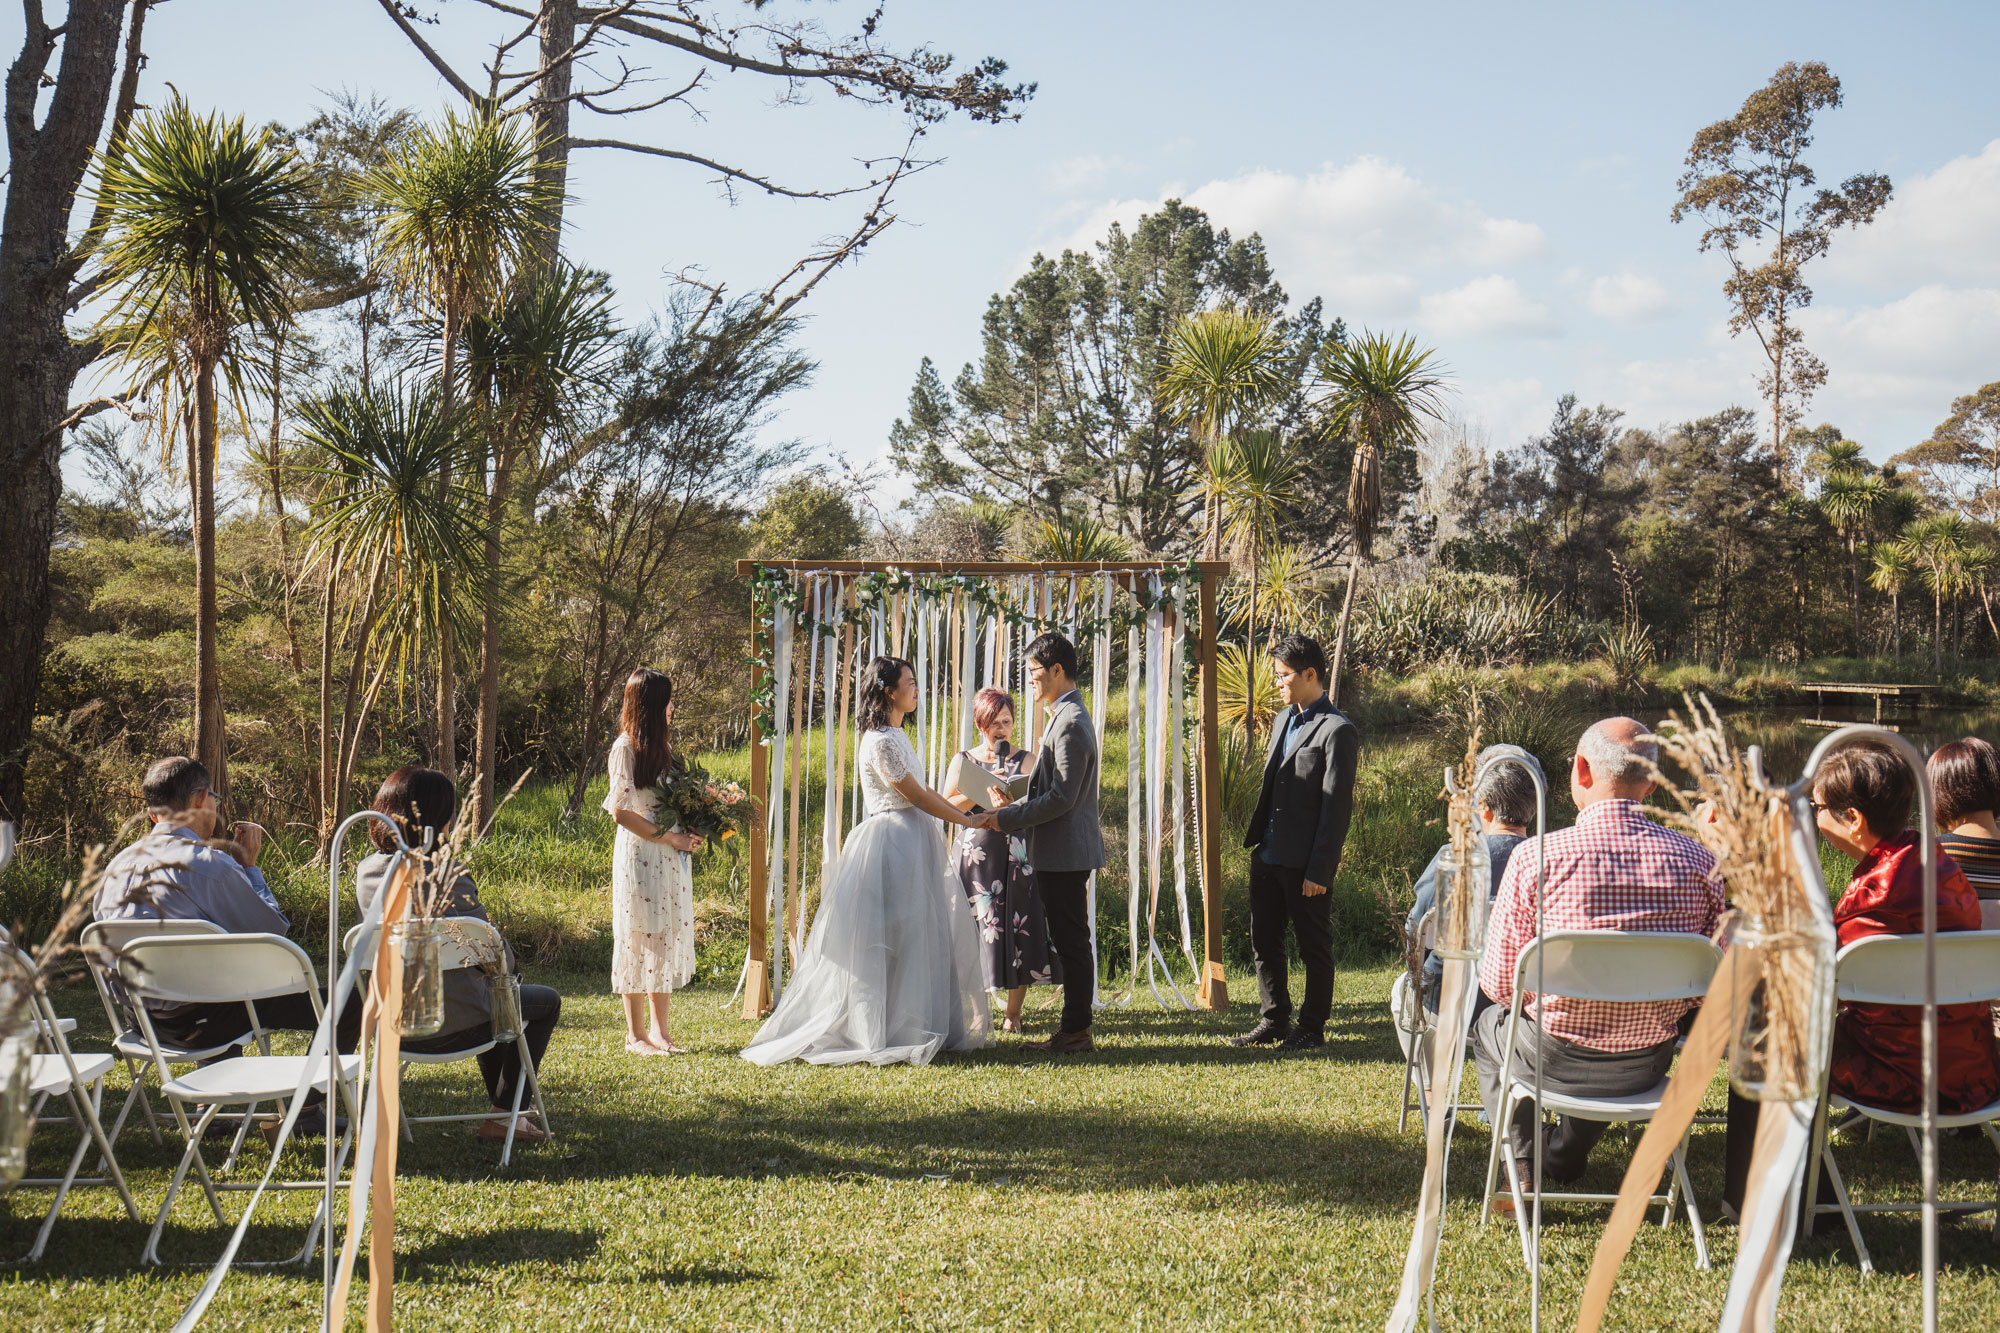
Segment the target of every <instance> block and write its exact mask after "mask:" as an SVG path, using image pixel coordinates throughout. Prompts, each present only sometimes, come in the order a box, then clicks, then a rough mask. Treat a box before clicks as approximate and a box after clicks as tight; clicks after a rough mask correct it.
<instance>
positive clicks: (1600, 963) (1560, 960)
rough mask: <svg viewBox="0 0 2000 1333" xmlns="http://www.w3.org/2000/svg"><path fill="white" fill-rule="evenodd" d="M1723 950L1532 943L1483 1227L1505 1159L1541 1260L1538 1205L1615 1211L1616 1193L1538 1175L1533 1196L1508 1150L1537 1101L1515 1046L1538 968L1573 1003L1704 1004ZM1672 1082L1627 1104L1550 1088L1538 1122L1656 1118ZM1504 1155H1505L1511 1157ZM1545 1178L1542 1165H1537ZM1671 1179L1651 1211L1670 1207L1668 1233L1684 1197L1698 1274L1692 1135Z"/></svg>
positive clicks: (1568, 938) (1679, 1148) (1678, 1152)
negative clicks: (1604, 1206) (1552, 1182)
mask: <svg viewBox="0 0 2000 1333" xmlns="http://www.w3.org/2000/svg"><path fill="white" fill-rule="evenodd" d="M1721 960H1722V951H1721V950H1719V949H1717V948H1716V947H1715V944H1714V942H1713V941H1711V940H1710V939H1708V938H1707V937H1706V936H1703V935H1681V934H1670V933H1667V932H1663V931H1643V930H1631V931H1627V930H1558V931H1550V932H1549V933H1547V934H1546V935H1544V936H1543V937H1542V938H1541V939H1540V940H1539V941H1536V940H1530V941H1529V942H1528V946H1527V947H1526V948H1524V949H1522V950H1521V957H1520V961H1519V963H1518V964H1517V965H1516V967H1515V969H1514V1003H1513V1007H1512V1009H1511V1010H1510V1011H1509V1013H1508V1016H1507V1045H1506V1055H1505V1056H1504V1058H1503V1059H1502V1061H1501V1064H1500V1086H1501V1089H1502V1091H1501V1096H1500V1113H1499V1115H1497V1116H1495V1117H1494V1120H1493V1151H1492V1153H1491V1155H1490V1156H1489V1157H1488V1159H1487V1163H1486V1197H1485V1199H1484V1200H1483V1202H1482V1205H1481V1208H1480V1220H1481V1221H1482V1222H1484V1221H1485V1219H1486V1218H1487V1217H1488V1216H1489V1215H1490V1214H1491V1211H1492V1204H1493V1189H1494V1184H1495V1182H1496V1180H1497V1179H1498V1176H1499V1170H1500V1163H1501V1158H1502V1157H1503V1156H1504V1157H1505V1158H1506V1167H1507V1180H1508V1183H1509V1184H1510V1185H1511V1186H1512V1187H1513V1191H1514V1222H1515V1225H1516V1226H1517V1227H1518V1228H1519V1230H1520V1233H1521V1254H1522V1257H1523V1259H1524V1260H1525V1261H1526V1262H1529V1263H1533V1262H1534V1254H1535V1250H1536V1248H1537V1247H1539V1245H1540V1243H1541V1237H1540V1235H1539V1234H1537V1235H1534V1236H1532V1237H1531V1236H1530V1234H1529V1220H1528V1214H1529V1212H1530V1210H1531V1209H1534V1208H1535V1203H1536V1201H1537V1200H1541V1201H1543V1202H1548V1201H1551V1200H1555V1201H1561V1202H1565V1203H1616V1202H1617V1200H1618V1196H1617V1195H1616V1194H1588V1193H1579V1192H1575V1191H1560V1192H1558V1191H1552V1190H1546V1189H1544V1188H1543V1182H1542V1180H1541V1179H1540V1178H1539V1177H1538V1178H1537V1179H1536V1180H1535V1181H1534V1182H1533V1184H1534V1188H1533V1189H1529V1190H1524V1189H1523V1188H1522V1181H1521V1179H1520V1173H1519V1172H1518V1171H1517V1170H1516V1169H1515V1166H1514V1154H1513V1152H1512V1151H1511V1150H1509V1149H1508V1148H1507V1145H1508V1132H1507V1131H1508V1126H1509V1125H1510V1124H1512V1123H1513V1119H1514V1107H1515V1105H1516V1104H1517V1103H1519V1102H1521V1101H1522V1100H1524V1099H1526V1100H1532V1099H1533V1098H1534V1096H1535V1084H1534V1075H1533V1074H1532V1073H1528V1074H1523V1073H1521V1072H1520V1071H1519V1070H1517V1069H1515V1067H1514V1047H1515V1039H1516V1037H1517V1036H1518V1035H1519V1033H1520V1027H1521V1011H1522V1001H1523V999H1524V998H1525V996H1526V993H1527V989H1528V985H1529V982H1530V981H1531V980H1533V979H1534V977H1535V975H1536V971H1537V969H1538V968H1540V969H1541V970H1542V992H1541V993H1542V994H1543V995H1556V996H1563V997H1566V998H1568V999H1574V1000H1595V1001H1599V1002H1602V1003H1606V1004H1639V1003H1645V1002H1647V1001H1653V1000H1688V999H1699V998H1700V997H1702V996H1703V995H1706V994H1707V993H1708V983H1709V980H1710V979H1711V978H1712V977H1713V976H1714V975H1715V968H1716V964H1717V963H1719V962H1721ZM1667 1082H1668V1080H1667V1079H1664V1078H1663V1079H1661V1080H1660V1081H1659V1082H1658V1083H1656V1084H1655V1085H1653V1086H1652V1087H1651V1088H1649V1089H1647V1090H1646V1091H1645V1092H1640V1093H1633V1094H1631V1095H1628V1096H1623V1097H1577V1096H1571V1095H1568V1094H1565V1093H1560V1092H1556V1091H1554V1090H1553V1089H1550V1088H1547V1087H1544V1088H1543V1089H1542V1095H1541V1100H1540V1102H1539V1104H1538V1106H1537V1108H1536V1114H1537V1115H1547V1114H1550V1113H1554V1114H1557V1115H1565V1116H1571V1117H1574V1118H1576V1119H1578V1120H1595V1121H1599V1122H1602V1123H1606V1124H1614V1125H1615V1124H1632V1123H1643V1122H1645V1121H1648V1120H1651V1119H1652V1118H1653V1116H1654V1114H1655V1113H1656V1112H1657V1111H1658V1110H1659V1109H1660V1099H1661V1098H1662V1097H1664V1096H1666V1092H1667ZM1503 1150H1504V1151H1503ZM1536 1169H1537V1171H1539V1170H1540V1164H1539V1163H1537V1164H1536ZM1671 1174H1672V1179H1671V1182H1670V1183H1669V1184H1668V1186H1667V1189H1666V1192H1665V1193H1659V1192H1657V1191H1656V1192H1655V1193H1654V1194H1653V1195H1652V1197H1651V1198H1649V1199H1648V1200H1647V1202H1648V1203H1657V1204H1661V1205H1663V1209H1662V1211H1661V1214H1660V1225H1661V1226H1662V1227H1664V1226H1667V1225H1669V1224H1670V1223H1671V1222H1672V1221H1673V1215H1674V1203H1675V1201H1676V1198H1677V1197H1678V1198H1679V1199H1681V1200H1682V1201H1683V1202H1684V1203H1685V1206H1686V1208H1687V1215H1688V1225H1689V1226H1690V1228H1691V1229H1692V1230H1693V1232H1694V1253H1695V1267H1697V1268H1707V1267H1708V1238H1707V1236H1706V1234H1705V1233H1704V1232H1703V1230H1702V1225H1701V1210H1700V1209H1699V1207H1697V1206H1696V1204H1695V1198H1694V1189H1693V1187H1692V1186H1691V1185H1690V1184H1689V1182H1688V1174H1687V1136H1686V1135H1685V1134H1683V1135H1682V1136H1681V1141H1680V1142H1679V1143H1678V1144H1676V1145H1675V1146H1674V1151H1673V1162H1672V1166H1671Z"/></svg>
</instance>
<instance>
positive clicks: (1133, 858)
mask: <svg viewBox="0 0 2000 1333" xmlns="http://www.w3.org/2000/svg"><path fill="white" fill-rule="evenodd" d="M1135 582H1136V579H1135ZM1135 591H1136V588H1135ZM1145 674H1146V671H1145V662H1144V659H1143V658H1142V656H1141V650H1140V638H1139V623H1138V622H1137V621H1136V620H1135V621H1133V622H1132V624H1131V626H1130V627H1129V628H1128V629H1127V630H1126V631H1125V885H1126V890H1125V925H1126V929H1127V931H1128V932H1129V933H1130V939H1131V942H1132V988H1131V989H1130V990H1129V991H1127V992H1126V994H1125V999H1124V1003H1126V1004H1130V1003H1131V1002H1132V1000H1133V999H1134V998H1136V997H1137V995H1138V993H1139V951H1140V949H1141V948H1142V947H1143V946H1142V945H1141V944H1140V943H1139V894H1140V889H1141V885H1142V884H1143V883H1144V880H1143V878H1142V877H1141V874H1140V866H1141V862H1140V856H1141V852H1140V844H1141V842H1142V841H1143V839H1144V830H1143V829H1142V827H1141V823H1142V820H1143V818H1144V814H1145V804H1146V801H1145V790H1146V788H1145V782H1144V780H1143V778H1142V777H1141V775H1140V765H1141V762H1142V760H1141V756H1142V753H1143V751H1144V749H1145V744H1146V722H1145V710H1144V709H1143V708H1142V707H1140V704H1139V683H1140V680H1141V679H1142V678H1143V677H1144V676H1145Z"/></svg>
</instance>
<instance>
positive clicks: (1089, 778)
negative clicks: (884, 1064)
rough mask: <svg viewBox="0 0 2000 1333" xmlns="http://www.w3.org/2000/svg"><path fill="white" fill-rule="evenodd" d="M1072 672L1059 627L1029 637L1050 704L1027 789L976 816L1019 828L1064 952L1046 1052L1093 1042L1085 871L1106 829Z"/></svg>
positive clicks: (1037, 687) (1100, 855)
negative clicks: (1058, 1006) (1057, 1022)
mask: <svg viewBox="0 0 2000 1333" xmlns="http://www.w3.org/2000/svg"><path fill="white" fill-rule="evenodd" d="M1076 672H1077V666H1076V646H1075V645H1074V644H1072V643H1071V642H1070V641H1069V640H1068V639H1066V638H1064V637H1063V636H1062V635H1060V634H1054V633H1049V634H1042V635H1038V636H1037V637H1036V639H1035V641H1034V642H1033V643H1030V644H1029V645H1028V684H1029V686H1030V687H1031V688H1032V689H1033V690H1034V693H1035V698H1037V699H1039V700H1040V701H1041V702H1042V703H1043V704H1044V705H1046V706H1047V708H1048V722H1047V723H1046V725H1045V726H1044V727H1043V728H1042V747H1041V753H1040V754H1038V755H1036V756H1035V771H1034V775H1033V776H1032V777H1031V778H1029V780H1028V794H1027V795H1026V796H1024V797H1023V798H1021V799H1020V800H1019V801H1016V802H1014V803H1013V804H1011V805H1003V806H1001V807H1000V808H999V809H997V810H994V811H991V812H990V813H988V814H987V815H986V816H985V817H984V818H983V819H982V820H981V821H980V822H981V823H982V824H983V825H984V826H985V827H987V828H995V829H999V830H1001V831H1002V832H1004V833H1017V832H1018V833H1021V834H1023V837H1024V841H1025V842H1026V843H1027V848H1028V857H1027V859H1028V864H1029V865H1030V866H1031V867H1033V868H1034V872H1035V880H1036V882H1037V883H1038V884H1039V885H1040V886H1041V890H1042V909H1043V911H1044V912H1045V913H1046V915H1047V917H1048V923H1049V943H1051V944H1053V945H1054V946H1055V950H1056V955H1057V957H1059V958H1061V959H1062V967H1063V1008H1062V1025H1061V1027H1060V1028H1059V1029H1058V1030H1057V1032H1056V1034H1055V1035H1054V1036H1052V1037H1050V1038H1049V1039H1048V1040H1047V1041H1035V1042H1029V1043H1027V1047H1026V1049H1028V1050H1031V1051H1041V1052H1045V1053H1047V1054H1050V1055H1074V1054H1081V1053H1083V1052H1086V1051H1089V1050H1091V1049H1093V1043H1092V1042H1091V1039H1090V1017H1091V1014H1090V1006H1091V1002H1092V1000H1093V999H1094V996H1093V991H1094V990H1095V989H1096V981H1097V953H1096V951H1095V949H1094V948H1093V947H1092V945H1091V940H1090V906H1089V902H1090V898H1089V892H1090V872H1091V871H1093V870H1096V869H1097V868H1098V867H1100V866H1102V865H1103V864H1104V835H1103V832H1102V830H1100V829H1099V828H1098V825H1097V770H1098V755H1097V730H1096V728H1095V727H1093V726H1092V725H1091V721H1090V713H1089V711H1088V710H1087V709H1085V708H1084V706H1083V695H1082V694H1081V693H1080V692H1079V691H1078V690H1077V688H1076Z"/></svg>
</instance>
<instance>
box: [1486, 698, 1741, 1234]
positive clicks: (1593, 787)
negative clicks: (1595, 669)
mask: <svg viewBox="0 0 2000 1333" xmlns="http://www.w3.org/2000/svg"><path fill="white" fill-rule="evenodd" d="M1658 755H1659V746H1658V743H1657V741H1656V740H1655V739H1654V737H1653V736H1652V735H1651V734H1650V733H1648V732H1647V731H1646V729H1645V727H1644V726H1642V725H1641V724H1640V723H1638V722H1636V721H1634V720H1633V719H1632V718H1629V717H1614V718H1607V719H1605V720H1604V721H1602V722H1599V723H1597V724H1596V725H1594V726H1592V727H1591V728H1590V729H1589V730H1588V731H1586V732H1584V733H1583V738H1582V739H1581V740H1580V741H1578V742H1577V747H1576V757H1575V759H1574V760H1573V761H1572V763H1571V766H1570V784H1569V786H1570V796H1571V798H1572V799H1573V800H1574V801H1575V802H1576V809H1577V816H1576V824H1575V825H1574V826H1573V827H1571V828H1566V829H1562V830H1560V831H1558V832H1555V833H1551V834H1548V835H1547V836H1546V837H1545V838H1540V839H1528V840H1525V841H1523V842H1522V843H1520V844H1518V845H1517V846H1516V847H1515V849H1514V851H1513V854H1512V855H1511V857H1510V858H1509V860H1508V862H1507V874H1506V876H1505V877H1504V878H1503V879H1502V880H1501V883H1500V891H1499V893H1498V894H1497V895H1496V896H1495V898H1494V902H1493V916H1492V919H1491V920H1490V921H1489V922H1488V923H1487V927H1486V955H1485V957H1484V959H1482V960H1481V963H1480V968H1479V984H1480V987H1481V988H1482V989H1483V990H1484V991H1485V992H1486V994H1487V995H1489V996H1490V997H1492V999H1493V1001H1494V1004H1493V1007H1492V1008H1490V1009H1488V1010H1487V1011H1486V1012H1485V1013H1483V1014H1481V1015H1480V1016H1479V1018H1478V1020H1477V1021H1475V1022H1474V1024H1473V1026H1472V1047H1473V1057H1474V1060H1475V1062H1476V1063H1477V1065H1478V1068H1479V1090H1480V1094H1481V1096H1482V1097H1483V1098H1484V1100H1485V1103H1486V1114H1487V1116H1488V1117H1489V1118H1493V1117H1496V1116H1497V1115H1498V1114H1499V1110H1500V1097H1501V1093H1502V1091H1503V1089H1502V1088H1501V1084H1500V1063H1501V1061H1502V1060H1503V1059H1504V1058H1505V1056H1506V1050H1507V1020H1508V1013H1509V1008H1510V1006H1511V1005H1512V1004H1513V1002H1514V970H1515V967H1516V966H1517V964H1518V963H1519V961H1520V957H1521V951H1522V950H1523V949H1524V948H1525V947H1526V946H1527V944H1528V942H1529V941H1530V940H1532V939H1533V938H1534V935H1535V868H1536V861H1537V855H1536V847H1535V845H1534V844H1535V843H1537V842H1539V843H1541V844H1542V848H1541V852H1542V855H1544V856H1545V857H1546V858H1547V861H1546V865H1547V887H1546V890H1545V896H1544V899H1543V906H1542V923H1543V929H1544V930H1546V931H1558V930H1624V931H1634V930H1651V931H1665V932H1679V933H1686V934H1695V935H1708V934H1711V933H1713V932H1714V930H1715V923H1716V919H1717V918H1718V917H1719V916H1720V915H1721V912H1722V886H1721V884H1720V883H1719V881H1718V880H1717V878H1716V875H1715V857H1714V856H1712V855H1711V854H1710V853H1709V852H1708V850H1707V849H1706V848H1704V847H1703V846H1702V845H1701V844H1700V843H1698V842H1696V841H1695V840H1694V839H1693V838H1689V837H1686V836H1684V835H1682V834H1679V833H1675V832H1673V831H1672V830H1670V829H1666V828H1663V827H1661V826H1660V825H1659V824H1657V823H1655V822H1653V821H1652V820H1651V819H1649V818H1647V816H1646V814H1645V812H1644V811H1643V810H1642V809H1641V808H1640V805H1639V802H1641V801H1642V800H1644V799H1645V798H1646V797H1647V796H1648V795H1649V794H1651V792H1652V790H1653V780H1652V776H1651V770H1650V767H1649V765H1651V764H1652V763H1655V762H1657V761H1658ZM1692 1004H1693V1001H1689V1000H1655V1001H1647V1002H1644V1003H1636V1004H1606V1003H1599V1002H1595V1001H1578V1000H1572V999H1568V998H1566V997H1561V996H1550V997H1549V998H1548V999H1547V1000H1546V1001H1543V1000H1540V999H1537V998H1533V997H1530V998H1529V1000H1528V1002H1527V1004H1526V1005H1525V1007H1524V1008H1523V1010H1522V1018H1521V1028H1520V1032H1519V1034H1518V1035H1517V1037H1516V1039H1515V1046H1514V1068H1515V1071H1516V1073H1517V1074H1518V1075H1519V1076H1520V1077H1521V1078H1523V1079H1524V1080H1532V1078H1533V1075H1534V1070H1535V1068H1536V1066H1537V1065H1539V1066H1540V1067H1541V1076H1542V1085H1543V1086H1544V1087H1546V1088H1549V1089H1551V1090H1553V1091H1556V1092H1563V1093H1569V1094H1573V1095H1577V1096H1586V1097H1617V1096H1625V1095H1629V1094H1632V1093H1638V1092H1644V1091H1646V1090H1647V1089H1649V1088H1651V1087H1653V1086H1654V1085H1655V1084H1657V1083H1658V1082H1659V1081H1660V1080H1661V1079H1662V1078H1664V1077H1665V1076H1666V1072H1667V1069H1668V1067H1669V1066H1670V1065H1672V1064H1673V1060H1674V1043H1675V1041H1676V1040H1677V1039H1678V1038H1679V1036H1680V1030H1679V1022H1680V1019H1681V1017H1682V1015H1683V1014H1685V1013H1686V1012H1687V1010H1688V1009H1689V1008H1690V1007H1692ZM1536 1114H1537V1112H1536V1108H1535V1104H1534V1103H1533V1102H1532V1101H1530V1100H1528V1099H1525V1098H1524V1099H1522V1100H1521V1101H1520V1102H1518V1103H1516V1105H1515V1109H1514V1117H1513V1122H1512V1123H1511V1124H1510V1125H1509V1126H1508V1127H1507V1132H1508V1135H1509V1139H1510V1143H1511V1147H1512V1150H1513V1154H1514V1160H1515V1162H1516V1164H1517V1167H1518V1170H1519V1172H1520V1176H1521V1179H1522V1181H1523V1182H1524V1183H1527V1182H1529V1181H1530V1180H1531V1178H1532V1172H1531V1166H1532V1156H1533V1142H1534V1139H1533V1135H1534V1123H1535V1116H1536ZM1605 1128H1606V1127H1605V1126H1604V1125H1603V1124H1601V1123H1597V1122H1594V1121H1587V1120H1571V1119H1569V1118H1568V1117H1562V1118H1560V1119H1559V1120H1558V1121H1557V1123H1556V1126H1555V1128H1554V1129H1553V1130H1552V1131H1551V1132H1550V1133H1549V1134H1548V1135H1547V1136H1546V1138H1545V1139H1544V1141H1543V1166H1544V1170H1545V1172H1546V1175H1547V1178H1548V1179H1549V1180H1550V1181H1553V1182H1557V1183H1567V1182H1569V1181H1573V1180H1576V1179H1577V1178H1578V1177H1580V1176H1582V1174H1583V1171H1584V1167H1585V1166H1586V1165H1587V1162H1588V1158H1589V1155H1590V1150H1591V1148H1592V1147H1593V1146H1594V1145H1595V1144H1596V1142H1597V1140H1598V1139H1599V1138H1601V1137H1603V1134H1604V1130H1605ZM1496 1132H1497V1131H1496ZM1503 1183H1504V1182H1503ZM1512 1202H1513V1201H1512V1199H1511V1198H1506V1199H1496V1200H1495V1206H1496V1207H1498V1208H1503V1209H1505V1208H1511V1207H1512Z"/></svg>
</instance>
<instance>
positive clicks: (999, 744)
mask: <svg viewBox="0 0 2000 1333" xmlns="http://www.w3.org/2000/svg"><path fill="white" fill-rule="evenodd" d="M1013 750H1014V747H1013V746H1011V745H1009V744H1008V743H1007V742H1006V741H995V742H993V754H994V756H995V757H996V758H999V759H1005V758H1006V757H1007V756H1008V755H1009V754H1011V753H1012V752H1013Z"/></svg>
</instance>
